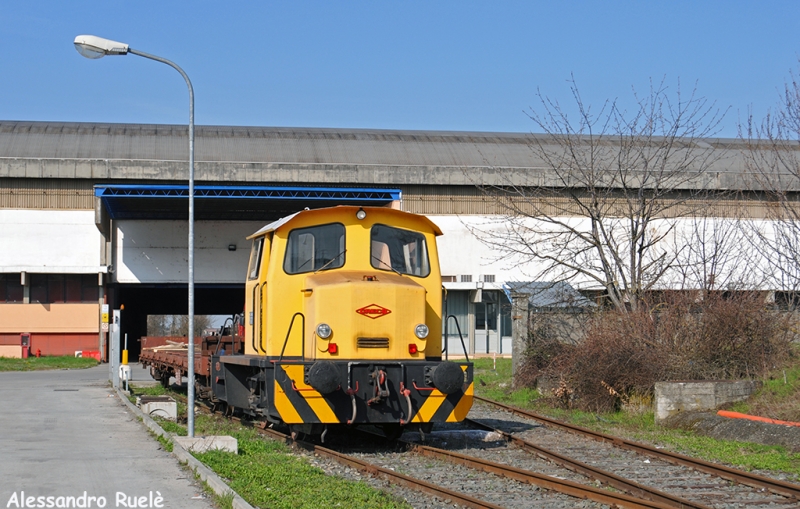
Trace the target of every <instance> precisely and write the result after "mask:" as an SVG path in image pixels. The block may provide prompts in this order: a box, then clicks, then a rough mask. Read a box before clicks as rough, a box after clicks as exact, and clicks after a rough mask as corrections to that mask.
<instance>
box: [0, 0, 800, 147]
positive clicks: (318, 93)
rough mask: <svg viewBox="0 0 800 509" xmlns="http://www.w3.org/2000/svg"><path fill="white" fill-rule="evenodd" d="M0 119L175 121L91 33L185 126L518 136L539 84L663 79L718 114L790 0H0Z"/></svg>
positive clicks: (738, 94) (771, 101) (760, 87)
mask: <svg viewBox="0 0 800 509" xmlns="http://www.w3.org/2000/svg"><path fill="white" fill-rule="evenodd" d="M0 24H1V25H0V76H2V79H0V97H2V100H1V101H0V119H3V120H58V121H86V122H132V123H175V124H182V123H186V122H187V119H188V113H187V110H188V108H187V104H188V99H187V95H186V89H185V85H184V83H183V81H182V79H181V77H180V76H179V75H178V74H177V73H176V72H175V71H174V70H172V69H170V68H168V67H167V66H164V65H163V64H158V63H156V62H152V61H148V60H146V59H143V58H140V57H136V56H131V55H129V56H125V57H106V58H103V59H101V60H96V61H91V60H87V59H85V58H83V57H81V56H80V55H79V54H78V53H77V52H76V51H75V50H74V48H73V45H72V41H73V39H74V38H75V36H76V35H79V34H93V35H99V36H102V37H106V38H109V39H114V40H117V41H122V42H127V43H129V44H130V45H131V47H133V48H136V49H139V50H141V51H145V52H148V53H153V54H157V55H160V56H163V57H165V58H168V59H171V60H173V61H175V62H176V63H178V64H179V65H180V66H181V67H183V68H184V69H185V70H186V72H187V73H188V74H189V76H190V78H191V79H192V82H193V83H194V88H195V94H196V111H197V116H196V122H197V123H198V124H219V125H255V126H297V127H357V128H386V129H434V130H471V131H516V132H531V131H533V130H534V129H535V128H534V126H533V124H532V122H531V121H530V119H528V118H527V117H526V115H525V113H524V111H525V110H527V109H528V108H529V107H530V106H534V105H535V104H536V91H537V89H539V90H541V91H542V93H543V94H545V95H547V96H549V97H551V98H554V99H556V100H558V101H561V102H568V101H570V93H569V86H568V83H567V80H568V79H569V77H570V75H571V74H573V75H574V76H575V79H576V80H577V83H578V86H579V87H580V89H581V92H582V94H583V96H584V98H585V100H586V101H587V102H589V103H592V104H597V105H599V104H601V103H602V102H603V101H604V100H605V99H615V98H618V99H619V101H620V102H621V103H622V104H623V105H626V104H630V102H631V101H632V93H631V89H632V87H633V88H635V89H637V90H641V91H646V89H647V87H648V82H649V80H650V79H651V78H653V79H656V80H660V79H661V78H663V77H666V80H667V83H668V84H669V85H670V87H671V89H672V90H674V89H675V88H676V87H677V84H678V82H679V81H680V83H681V87H682V88H684V89H690V88H692V87H694V86H695V82H696V83H697V89H698V93H699V94H700V95H702V96H704V97H706V98H708V99H709V100H711V101H715V102H716V103H717V104H718V105H719V107H720V108H721V109H726V108H730V111H729V112H728V114H727V117H726V120H725V122H724V124H723V126H722V130H721V132H720V133H719V135H720V136H729V137H732V136H735V135H736V126H737V122H738V120H739V119H740V118H743V117H745V116H746V115H747V113H748V111H750V110H752V111H753V112H754V114H755V115H756V116H761V115H763V114H764V113H765V112H766V111H767V109H768V108H769V107H771V106H773V105H775V103H776V102H777V99H778V93H779V90H780V88H781V87H782V86H783V83H784V82H785V81H786V80H787V79H789V78H790V75H789V72H790V70H793V69H794V70H796V69H798V56H800V39H798V33H800V30H798V28H800V3H798V2H796V1H775V2H755V1H751V2H744V1H727V2H722V1H719V2H702V1H670V2H650V1H639V2H632V1H618V2H614V1H610V2H600V1H596V2H588V1H575V2H552V1H550V2H534V1H520V2H511V1H486V2H472V1H458V2H455V1H424V2H422V1H416V2H412V1H408V2H385V1H374V0H373V1H368V2H367V1H327V2H322V1H314V2H305V1H293V2H289V1H286V2H280V3H278V2H266V1H262V2H256V1H253V2H240V1H231V0H226V1H214V2H212V1H203V0H195V1H191V2H189V1H186V2H177V1H167V0H160V1H126V2H110V1H103V2H96V1H91V2H90V1H80V0H71V1H37V0H26V1H24V2H12V1H4V2H2V4H1V5H0Z"/></svg>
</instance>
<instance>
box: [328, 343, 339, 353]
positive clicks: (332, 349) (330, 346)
mask: <svg viewBox="0 0 800 509" xmlns="http://www.w3.org/2000/svg"><path fill="white" fill-rule="evenodd" d="M337 352H339V347H338V346H337V345H336V343H328V353H337Z"/></svg>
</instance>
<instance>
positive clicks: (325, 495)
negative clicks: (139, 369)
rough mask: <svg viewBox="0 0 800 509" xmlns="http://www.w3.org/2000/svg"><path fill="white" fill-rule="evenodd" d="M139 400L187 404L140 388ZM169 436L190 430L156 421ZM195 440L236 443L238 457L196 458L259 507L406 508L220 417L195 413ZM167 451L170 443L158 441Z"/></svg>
mask: <svg viewBox="0 0 800 509" xmlns="http://www.w3.org/2000/svg"><path fill="white" fill-rule="evenodd" d="M136 393H137V395H142V394H145V393H147V394H151V395H165V394H166V395H170V396H173V397H175V398H176V399H179V400H180V399H183V400H185V395H183V394H181V393H175V392H174V391H172V390H171V389H166V390H165V389H163V388H161V387H152V388H141V389H136ZM178 415H179V418H182V419H184V420H185V418H186V405H185V404H183V405H182V406H181V405H180V403H179V406H178ZM154 420H155V421H156V422H158V424H159V425H160V426H161V427H162V428H163V429H164V430H165V431H167V432H169V433H175V434H178V435H182V436H183V435H186V434H187V432H186V427H185V426H184V425H183V424H179V423H175V422H172V421H167V420H164V419H160V418H158V417H154ZM195 435H197V436H201V435H231V436H233V437H235V438H236V439H237V440H238V445H239V454H231V453H227V452H221V451H210V452H207V453H202V454H194V456H195V457H196V458H197V459H198V460H200V461H201V462H203V463H204V464H205V465H206V466H208V467H209V468H211V469H212V470H213V471H214V472H216V473H217V474H218V475H219V476H221V477H222V478H224V479H225V481H226V482H227V483H228V486H230V487H231V489H233V490H234V491H236V492H237V493H239V495H241V496H242V497H243V498H244V499H245V500H247V501H248V502H249V503H250V504H251V505H253V506H256V507H270V508H274V509H281V508H287V509H288V508H309V509H310V508H317V507H350V508H365V509H366V508H372V507H381V508H388V509H393V508H408V507H409V506H408V505H407V504H405V503H403V502H402V501H399V500H398V499H396V498H395V497H393V496H392V495H389V494H386V493H384V492H382V491H380V490H377V489H374V488H372V487H371V486H369V485H367V484H366V483H363V482H353V481H348V480H345V479H341V478H339V477H334V476H329V475H326V474H325V472H323V471H322V470H320V469H319V468H317V467H314V466H313V465H311V464H310V463H309V462H308V459H307V458H305V457H303V456H299V455H297V454H294V453H293V452H292V451H291V449H290V448H289V447H287V446H286V445H284V444H283V443H280V442H277V441H274V440H269V439H266V438H264V437H263V436H261V435H260V434H258V432H256V431H255V430H253V429H252V428H248V427H246V426H242V425H241V424H239V423H237V422H234V421H229V420H227V419H223V418H221V417H219V416H216V415H206V414H202V413H197V414H195ZM158 441H159V442H160V443H161V445H162V447H163V448H164V449H165V450H167V451H172V441H171V440H169V439H167V438H164V437H159V438H158ZM213 499H214V500H215V502H216V503H217V504H218V505H219V507H222V508H223V509H224V508H230V507H231V503H232V500H233V495H232V494H231V495H227V496H222V497H219V496H217V495H213Z"/></svg>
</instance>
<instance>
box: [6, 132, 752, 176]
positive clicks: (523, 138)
mask: <svg viewBox="0 0 800 509" xmlns="http://www.w3.org/2000/svg"><path fill="white" fill-rule="evenodd" d="M537 136H541V135H532V134H527V133H482V132H447V131H400V130H380V129H323V128H290V127H237V126H197V127H196V138H195V139H196V145H195V159H196V160H197V161H198V162H240V163H289V164H325V165H339V164H341V165H348V166H352V165H391V166H424V167H436V166H444V167H464V168H470V167H472V168H477V167H480V168H487V167H488V168H542V167H545V166H546V165H545V164H544V163H543V162H542V161H541V160H540V159H539V158H538V157H537V156H536V154H535V153H534V151H533V150H532V149H531V148H530V146H529V145H530V143H531V142H532V140H534V139H535V138H536V137H537ZM187 137H188V127H187V126H182V125H151V124H103V123H77V122H27V121H0V157H4V158H42V159H103V160H151V161H185V160H188V138H187ZM540 139H544V138H540ZM706 142H707V143H711V144H712V145H713V146H715V147H718V148H720V149H722V150H723V151H728V150H730V151H735V152H736V153H738V151H739V148H740V147H741V142H739V141H737V140H731V139H715V140H704V141H703V143H706ZM716 166H718V168H715V170H718V171H723V172H725V171H740V170H741V169H742V168H741V164H740V163H739V162H738V161H735V160H734V161H731V160H728V161H726V162H725V163H724V164H719V165H715V167H716Z"/></svg>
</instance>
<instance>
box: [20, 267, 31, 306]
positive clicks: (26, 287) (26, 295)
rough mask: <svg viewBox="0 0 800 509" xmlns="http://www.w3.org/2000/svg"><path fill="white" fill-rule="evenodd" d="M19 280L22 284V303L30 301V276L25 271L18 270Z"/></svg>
mask: <svg viewBox="0 0 800 509" xmlns="http://www.w3.org/2000/svg"><path fill="white" fill-rule="evenodd" d="M19 280H20V281H19V282H20V283H21V284H22V303H23V304H30V303H31V277H30V276H29V275H28V273H27V272H20V274H19Z"/></svg>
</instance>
